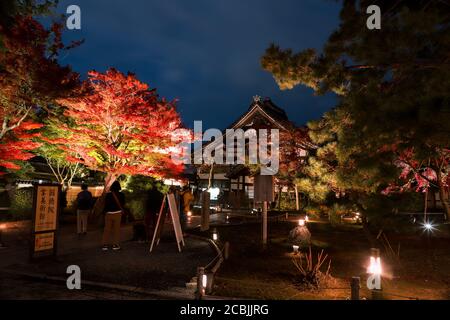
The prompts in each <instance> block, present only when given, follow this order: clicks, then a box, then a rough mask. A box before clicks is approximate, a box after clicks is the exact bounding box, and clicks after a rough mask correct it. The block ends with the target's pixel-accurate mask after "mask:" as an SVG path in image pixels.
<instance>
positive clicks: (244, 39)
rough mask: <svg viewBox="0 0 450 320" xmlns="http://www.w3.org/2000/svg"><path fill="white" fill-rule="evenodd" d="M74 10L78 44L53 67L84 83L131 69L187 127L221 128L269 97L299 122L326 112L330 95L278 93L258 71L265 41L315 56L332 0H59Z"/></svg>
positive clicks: (334, 17) (334, 12) (332, 24)
mask: <svg viewBox="0 0 450 320" xmlns="http://www.w3.org/2000/svg"><path fill="white" fill-rule="evenodd" d="M70 4H77V5H79V6H80V8H81V12H82V30H81V31H70V30H68V31H66V37H67V38H68V39H80V38H84V39H85V41H86V42H85V43H84V44H83V45H82V46H81V47H79V48H76V49H74V50H71V51H70V52H69V53H68V54H67V55H66V56H64V57H63V58H62V60H61V63H62V64H70V65H72V66H73V68H74V70H76V71H77V72H80V73H81V74H82V76H83V77H85V75H86V72H87V71H88V70H91V69H95V70H98V71H102V72H103V71H105V70H106V69H107V68H109V67H115V68H117V69H119V70H120V71H122V72H127V71H131V72H134V73H136V74H137V77H138V78H139V79H140V80H141V81H144V82H146V83H148V84H149V85H150V86H151V87H152V88H157V89H158V92H159V94H160V95H161V96H164V97H166V98H168V99H169V100H171V99H174V98H178V99H179V103H178V110H179V111H180V113H181V115H182V118H183V121H184V122H185V124H186V125H187V126H189V127H192V126H193V121H194V120H203V127H204V128H211V127H215V128H219V129H223V128H224V127H225V126H227V125H228V124H231V123H232V122H233V121H234V120H236V119H237V118H238V117H239V116H240V115H241V114H242V113H243V112H245V111H246V110H247V108H248V106H249V104H250V103H251V101H252V97H253V96H254V95H260V96H262V97H271V98H272V101H273V102H275V104H277V105H278V106H280V107H281V108H283V109H284V110H286V112H287V113H288V116H289V118H290V119H291V120H292V121H294V122H295V123H297V124H304V123H306V122H307V121H309V120H312V119H316V118H318V117H320V115H321V114H322V113H323V112H324V111H326V110H328V109H329V108H331V107H333V105H334V103H335V99H334V98H333V97H332V96H326V97H321V96H314V95H313V92H312V90H310V89H307V88H304V87H297V88H295V89H293V90H289V91H280V90H279V88H278V86H277V85H276V83H275V81H274V80H273V78H272V75H271V74H270V73H268V72H266V71H264V70H263V69H262V68H261V66H260V63H259V61H260V57H261V56H262V55H263V54H264V51H265V49H266V48H267V47H268V46H269V44H270V43H271V42H275V43H277V44H279V45H281V46H282V47H285V48H293V49H294V50H302V49H305V48H310V47H312V48H316V49H321V48H322V46H323V44H324V42H325V41H326V40H327V38H328V36H329V35H330V34H331V32H332V31H333V30H334V29H335V28H336V27H337V25H338V15H339V9H340V5H341V4H340V2H336V1H332V0H283V1H274V0H220V1H219V0H128V1H117V0H116V1H114V0H94V1H93V0H62V1H61V2H60V5H59V7H58V11H59V12H65V10H66V8H67V6H68V5H70Z"/></svg>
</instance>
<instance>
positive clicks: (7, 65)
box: [0, 16, 79, 170]
mask: <svg viewBox="0 0 450 320" xmlns="http://www.w3.org/2000/svg"><path fill="white" fill-rule="evenodd" d="M14 21H15V23H14V24H13V25H12V26H9V27H5V26H3V25H0V35H1V37H0V39H1V40H0V41H1V46H2V50H0V167H4V168H8V169H13V170H15V169H19V168H20V166H19V162H18V161H24V160H28V159H29V158H31V157H32V156H33V155H32V153H30V152H31V151H33V150H34V149H36V148H37V147H39V146H40V144H39V143H37V142H35V141H33V138H36V137H37V136H38V134H37V133H36V131H35V130H36V129H39V128H41V127H42V125H41V124H39V123H36V122H34V121H33V120H32V118H33V116H34V115H35V113H36V111H38V110H39V109H42V108H46V107H47V105H48V104H49V103H51V102H53V101H54V100H55V99H57V98H61V97H67V96H68V95H70V94H73V92H74V90H75V89H76V88H77V87H78V85H79V80H78V74H76V73H73V72H72V71H71V69H70V68H69V67H61V66H60V65H59V64H58V62H57V55H58V52H59V51H60V50H62V49H65V48H64V45H63V44H62V42H61V29H62V26H61V25H60V24H54V25H53V26H52V27H51V28H50V29H49V30H47V29H45V27H44V26H43V25H41V24H40V23H39V22H37V21H36V20H35V19H33V18H32V17H22V16H17V17H16V18H15V20H14Z"/></svg>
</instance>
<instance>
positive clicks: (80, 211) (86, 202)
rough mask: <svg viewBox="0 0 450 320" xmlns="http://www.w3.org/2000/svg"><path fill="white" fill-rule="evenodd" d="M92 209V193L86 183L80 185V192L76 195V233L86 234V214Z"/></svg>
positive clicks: (79, 234)
mask: <svg viewBox="0 0 450 320" xmlns="http://www.w3.org/2000/svg"><path fill="white" fill-rule="evenodd" d="M91 209H92V193H91V192H90V191H88V186H87V185H86V184H82V185H81V192H80V193H78V195H77V233H78V236H79V237H80V236H81V235H86V234H87V225H88V216H89V214H90V213H91Z"/></svg>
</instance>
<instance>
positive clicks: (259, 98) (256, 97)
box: [253, 95, 261, 103]
mask: <svg viewBox="0 0 450 320" xmlns="http://www.w3.org/2000/svg"><path fill="white" fill-rule="evenodd" d="M253 102H256V103H258V102H261V96H258V95H256V96H253Z"/></svg>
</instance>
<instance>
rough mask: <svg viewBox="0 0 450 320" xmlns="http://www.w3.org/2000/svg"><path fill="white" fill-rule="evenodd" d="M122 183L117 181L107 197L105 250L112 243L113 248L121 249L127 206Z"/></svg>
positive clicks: (104, 235)
mask: <svg viewBox="0 0 450 320" xmlns="http://www.w3.org/2000/svg"><path fill="white" fill-rule="evenodd" d="M121 189H122V188H121V186H120V183H119V182H118V181H115V182H114V183H113V184H112V185H111V188H110V189H109V192H108V193H107V194H106V198H105V209H104V213H105V228H104V230H103V240H102V242H103V247H102V250H103V251H107V250H108V249H109V246H111V245H112V249H113V250H120V222H121V220H122V214H124V212H123V208H124V206H125V195H124V194H123V193H122V192H120V190H121Z"/></svg>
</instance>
